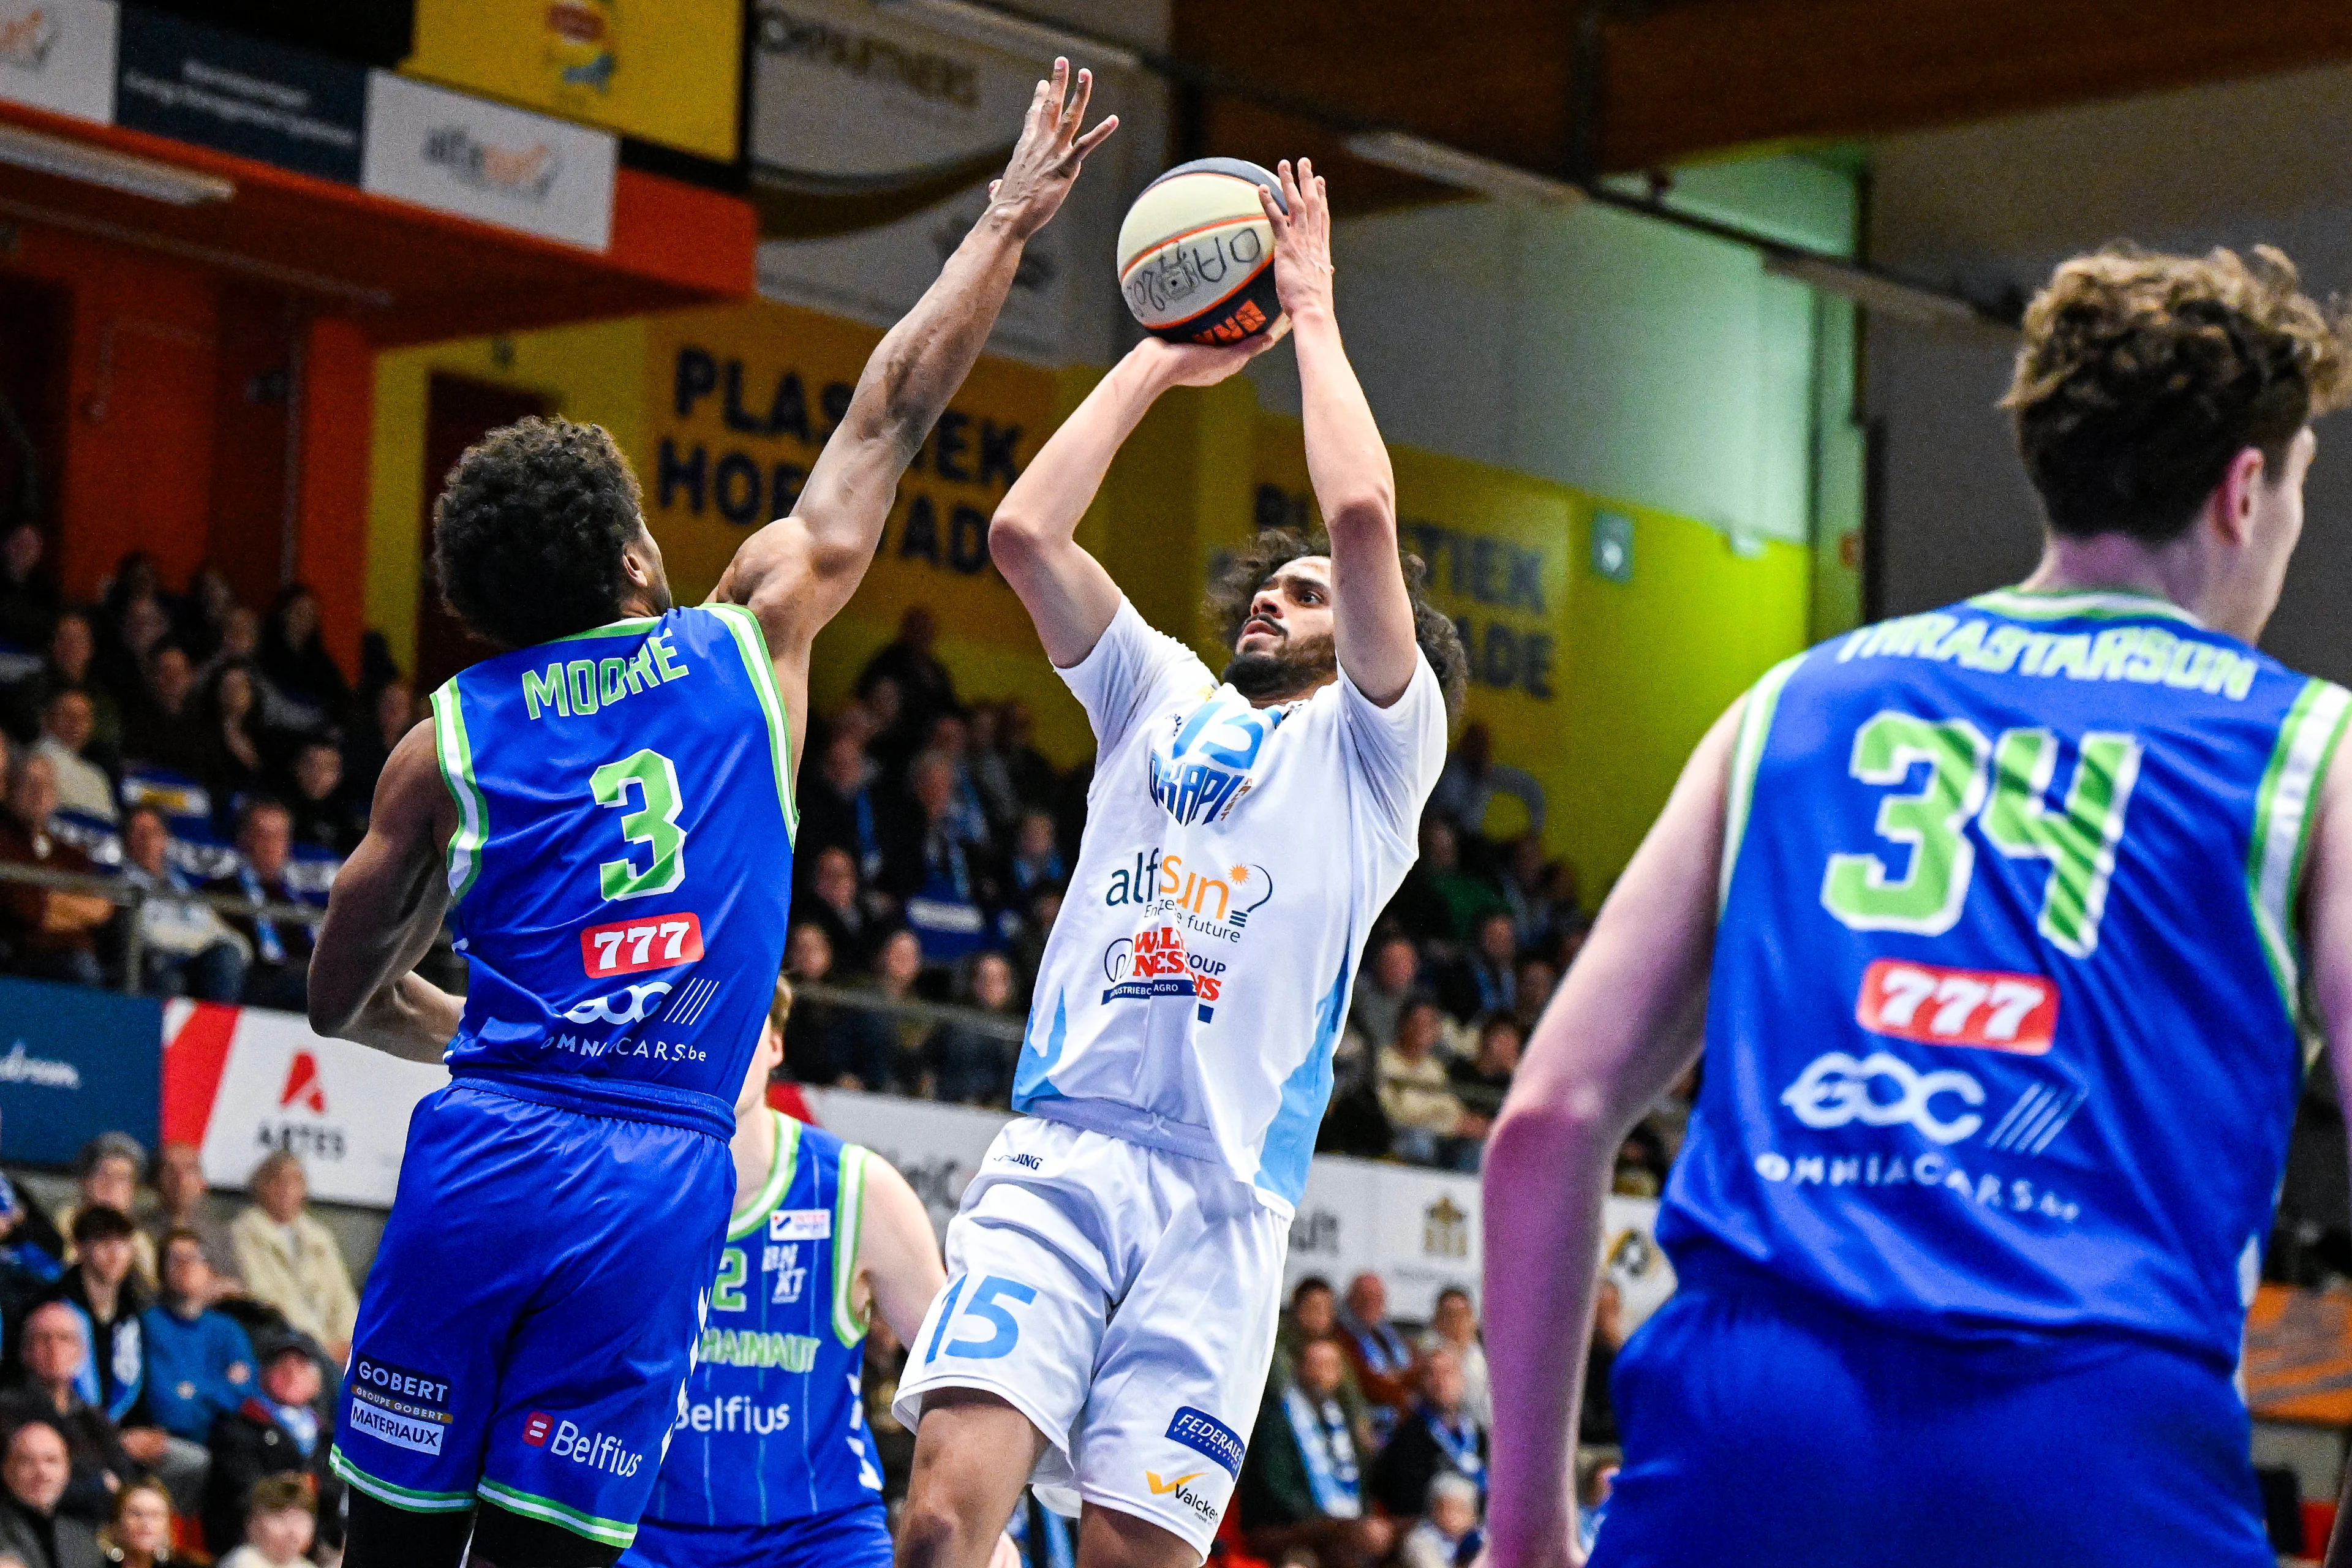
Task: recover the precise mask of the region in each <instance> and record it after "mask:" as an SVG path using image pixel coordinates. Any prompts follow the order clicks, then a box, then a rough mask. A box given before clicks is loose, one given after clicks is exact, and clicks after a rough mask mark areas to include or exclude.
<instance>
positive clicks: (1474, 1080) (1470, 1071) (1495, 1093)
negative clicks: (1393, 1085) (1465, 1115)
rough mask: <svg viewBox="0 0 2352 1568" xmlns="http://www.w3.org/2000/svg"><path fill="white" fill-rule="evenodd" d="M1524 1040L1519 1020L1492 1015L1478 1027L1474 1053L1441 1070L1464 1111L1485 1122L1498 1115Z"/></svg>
mask: <svg viewBox="0 0 2352 1568" xmlns="http://www.w3.org/2000/svg"><path fill="white" fill-rule="evenodd" d="M1525 1041H1526V1037H1525V1036H1523V1035H1522V1034H1521V1033H1520V1030H1519V1021H1518V1020H1517V1018H1515V1017H1513V1016H1511V1015H1510V1014H1508V1013H1496V1014H1494V1015H1492V1016H1489V1017H1488V1018H1487V1019H1486V1021H1485V1022H1484V1023H1482V1024H1480V1025H1479V1026H1478V1054H1477V1055H1476V1056H1475V1057H1473V1058H1470V1059H1469V1060H1468V1061H1466V1062H1455V1063H1454V1065H1453V1066H1452V1067H1449V1068H1446V1069H1445V1079H1446V1081H1447V1082H1448V1083H1450V1084H1452V1085H1453V1086H1454V1098H1455V1099H1457V1100H1460V1101H1461V1102H1462V1108H1463V1109H1464V1110H1467V1111H1469V1112H1470V1113H1471V1114H1472V1115H1474V1116H1480V1117H1484V1118H1486V1120H1487V1121H1493V1120H1494V1119H1495V1118H1496V1116H1497V1115H1499V1114H1500V1113H1501V1111H1502V1109H1503V1096H1505V1095H1507V1094H1508V1093H1510V1092H1511V1079H1512V1076H1513V1075H1514V1074H1516V1073H1517V1071H1518V1070H1519V1047H1521V1046H1522V1045H1523V1044H1525Z"/></svg>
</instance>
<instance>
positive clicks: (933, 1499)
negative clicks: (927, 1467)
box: [898, 1491, 1002, 1568]
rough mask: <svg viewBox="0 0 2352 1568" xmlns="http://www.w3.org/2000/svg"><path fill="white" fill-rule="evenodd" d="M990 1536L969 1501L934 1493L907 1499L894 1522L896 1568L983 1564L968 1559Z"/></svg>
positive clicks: (949, 1567)
mask: <svg viewBox="0 0 2352 1568" xmlns="http://www.w3.org/2000/svg"><path fill="white" fill-rule="evenodd" d="M999 1528H1000V1529H1001V1528H1002V1527H1001V1526H1000V1527H999ZM994 1533H995V1532H994V1531H986V1530H983V1528H982V1524H981V1522H980V1521H979V1519H978V1518H977V1517H976V1515H975V1512H974V1510H973V1509H972V1508H971V1501H970V1500H969V1499H959V1498H952V1497H946V1496H942V1495H940V1493H939V1492H937V1491H931V1492H929V1493H928V1494H925V1495H916V1496H910V1497H909V1498H908V1500H907V1506H906V1509H905V1510H904V1512H903V1513H902V1514H901V1515H900V1517H899V1521H898V1568H953V1565H955V1564H958V1563H972V1562H981V1561H985V1559H984V1558H975V1557H974V1556H973V1555H972V1550H973V1545H974V1543H975V1542H979V1541H980V1540H982V1538H983V1536H993V1534H994Z"/></svg>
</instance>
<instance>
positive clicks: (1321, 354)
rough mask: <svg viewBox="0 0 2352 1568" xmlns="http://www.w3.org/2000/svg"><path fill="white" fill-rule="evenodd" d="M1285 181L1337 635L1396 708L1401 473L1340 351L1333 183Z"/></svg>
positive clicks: (1283, 274) (1290, 309) (1293, 299)
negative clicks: (1334, 295) (1334, 297)
mask: <svg viewBox="0 0 2352 1568" xmlns="http://www.w3.org/2000/svg"><path fill="white" fill-rule="evenodd" d="M1276 174H1278V175H1279V176H1280V178H1281V181H1282V195H1283V201H1282V203H1281V204H1276V201H1275V199H1274V194H1273V193H1272V192H1271V191H1268V190H1266V189H1265V188H1264V187H1263V186H1261V187H1260V188H1259V191H1258V202H1259V204H1260V205H1262V206H1264V207H1265V216H1266V221H1267V222H1268V223H1271V224H1272V225H1273V226H1274V278H1275V285H1276V288H1277V289H1279V291H1280V293H1281V296H1282V309H1283V312H1284V314H1285V315H1286V316H1288V317H1289V319H1290V326H1291V331H1292V334H1293V336H1294V338H1295V339H1296V340H1297V344H1298V395H1299V404H1300V413H1301V415H1302V416H1303V418H1304V420H1305V423H1306V426H1307V479H1309V480H1310V481H1311V482H1312V483H1313V484H1314V486H1315V504H1316V505H1317V506H1318V507H1319V508H1320V509H1321V510H1322V512H1323V526H1324V529H1325V531H1327V532H1328V533H1329V534H1330V536H1331V603H1332V606H1333V622H1334V629H1333V633H1332V637H1333V640H1334V641H1335V642H1336V643H1337V644H1338V645H1339V668H1341V669H1344V670H1346V671H1347V672H1348V679H1350V680H1352V681H1354V682H1355V683H1356V689H1358V690H1360V691H1361V692H1362V693H1363V694H1364V695H1365V696H1367V697H1369V698H1370V699H1371V700H1373V701H1374V702H1376V703H1378V704H1379V705H1380V706H1381V707H1382V708H1386V707H1387V706H1389V704H1391V703H1392V702H1394V701H1395V700H1397V699H1398V698H1400V697H1402V696H1403V695H1404V689H1405V688H1406V687H1407V686H1408V685H1410V684H1412V672H1413V666H1414V660H1415V658H1416V651H1417V650H1416V645H1415V643H1414V641H1413V635H1412V598H1411V597H1410V596H1408V595H1407V594H1406V593H1405V586H1404V570H1403V567H1402V565H1401V564H1400V563H1399V561H1398V558H1397V517H1396V472H1395V470H1394V469H1393V468H1391V467H1390V466H1389V449H1388V447H1386V446H1384V445H1382V444H1381V429H1380V426H1378V425H1376V424H1374V423H1373V421H1372V405H1370V404H1369V403H1367V402H1365V401H1364V388H1363V385H1362V384H1361V383H1360V382H1358V381H1357V380H1356V372H1355V367H1353V366H1352V365H1350V364H1349V363H1348V351H1347V349H1346V348H1345V347H1344V346H1343V345H1342V344H1341V343H1340V342H1339V314H1338V312H1337V311H1336V310H1334V309H1333V308H1332V302H1331V204H1330V202H1329V200H1328V197H1327V196H1326V195H1325V194H1324V188H1323V179H1322V176H1320V175H1319V174H1316V172H1315V165H1314V164H1313V163H1311V162H1309V161H1308V160H1307V159H1305V158H1301V159H1300V160H1299V161H1298V169H1297V173H1296V174H1293V173H1292V171H1291V167H1290V163H1289V162H1288V161H1287V160H1285V161H1284V162H1283V163H1281V164H1280V165H1279V166H1278V167H1277V168H1276ZM1285 206H1286V207H1287V208H1288V210H1287V211H1285V210H1284V208H1285Z"/></svg>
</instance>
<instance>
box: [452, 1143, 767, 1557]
mask: <svg viewBox="0 0 2352 1568" xmlns="http://www.w3.org/2000/svg"><path fill="white" fill-rule="evenodd" d="M559 1114H560V1115H562V1116H563V1117H565V1118H566V1121H564V1122H562V1123H561V1124H557V1125H556V1126H555V1127H554V1128H553V1129H552V1131H553V1132H554V1134H555V1135H558V1136H561V1137H563V1138H567V1139H568V1140H569V1142H570V1146H569V1147H566V1148H561V1149H551V1150H550V1151H548V1155H547V1158H546V1159H544V1160H543V1161H542V1162H541V1169H540V1172H539V1174H538V1185H537V1189H536V1191H535V1192H534V1194H533V1199H534V1204H535V1207H536V1211H537V1214H536V1218H535V1220H534V1222H533V1223H534V1227H535V1228H534V1230H533V1231H530V1232H522V1231H519V1232H518V1234H541V1235H545V1236H547V1237H550V1240H551V1243H552V1246H551V1255H550V1256H548V1257H547V1258H545V1259H544V1260H543V1263H542V1266H541V1279H540V1284H539V1289H537V1290H536V1291H534V1292H533V1293H532V1295H531V1297H530V1300H529V1301H527V1302H526V1303H525V1305H524V1307H523V1309H522V1310H521V1311H520V1312H518V1313H517V1314H516V1316H515V1319H514V1321H513V1325H512V1327H511V1329H510V1331H509V1333H508V1335H507V1340H506V1345H505V1351H504V1360H503V1364H502V1365H501V1367H500V1368H499V1387H498V1391H497V1395H496V1402H495V1407H494V1408H493V1410H492V1412H491V1415H490V1418H489V1421H488V1440H487V1443H486V1445H485V1448H484V1452H483V1456H482V1468H481V1482H480V1485H479V1488H478V1491H479V1494H480V1497H481V1500H482V1502H483V1504H484V1507H483V1510H482V1514H481V1517H480V1518H479V1519H478V1521H477V1522H476V1524H475V1530H474V1548H473V1552H474V1557H475V1559H476V1560H477V1561H478V1562H484V1563H492V1564H495V1565H496V1568H604V1564H609V1563H613V1562H614V1561H615V1560H616V1559H617V1558H618V1557H619V1556H620V1554H621V1552H622V1550H623V1549H624V1548H625V1547H626V1546H627V1545H628V1544H629V1542H630V1540H631V1539H632V1538H633V1537H634V1536H635V1533H636V1528H637V1520H638V1517H639V1516H640V1515H642V1514H643V1513H644V1512H645V1510H646V1502H647V1501H648V1500H650V1499H651V1498H652V1496H653V1488H654V1480H655V1478H656V1476H657V1475H658V1474H659V1473H660V1470H661V1462H662V1457H663V1455H664V1453H665V1452H666V1451H667V1448H668V1445H669V1434H670V1428H671V1426H673V1425H674V1424H675V1422H676V1421H677V1413H678V1406H679V1402H680V1394H681V1391H682V1390H683V1389H684V1387H685V1384H686V1380H687V1375H688V1373H689V1372H690V1371H691V1370H692V1366H693V1358H694V1352H695V1348H696V1342H697V1340H698V1337H699V1335H700V1331H701V1323H702V1312H703V1307H704V1303H705V1300H706V1299H707V1292H708V1291H709V1286H710V1281H711V1279H712V1278H713V1277H714V1276H715V1275H716V1274H717V1272H718V1268H719V1246H720V1243H721V1241H722V1240H723V1238H724V1236H725V1232H726V1221H727V1211H728V1206H729V1203H730V1197H731V1194H732V1193H733V1190H734V1179H735V1173H734V1163H733V1160H732V1158H731V1157H730V1155H729V1153H728V1150H727V1145H726V1144H725V1143H723V1142H719V1140H718V1139H716V1138H713V1137H710V1136H709V1135H707V1134H704V1133H699V1132H688V1131H682V1130H680V1129H678V1128H674V1127H667V1126H661V1125H657V1124H655V1123H650V1122H637V1121H616V1120H613V1119H608V1118H602V1117H588V1116H572V1115H571V1113H569V1112H562V1113H559Z"/></svg>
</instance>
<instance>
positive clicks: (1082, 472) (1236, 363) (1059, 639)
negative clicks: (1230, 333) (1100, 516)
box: [988, 327, 1283, 669]
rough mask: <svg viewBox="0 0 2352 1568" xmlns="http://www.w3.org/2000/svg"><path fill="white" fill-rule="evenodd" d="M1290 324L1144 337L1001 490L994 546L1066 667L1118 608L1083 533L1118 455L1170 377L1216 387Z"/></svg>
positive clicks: (1000, 565) (1049, 649) (1089, 648)
mask: <svg viewBox="0 0 2352 1568" xmlns="http://www.w3.org/2000/svg"><path fill="white" fill-rule="evenodd" d="M1282 331H1283V329H1281V328H1280V327H1276V330H1274V331H1269V332H1260V333H1259V334H1257V335H1256V336H1255V337H1253V338H1250V339H1247V340H1246V341H1244V342H1239V343H1235V344H1234V345H1233V346H1231V347H1229V348H1211V347H1203V346H1200V345H1196V344H1192V343H1171V342H1162V341H1161V340H1160V339H1158V338H1146V339H1144V340H1143V341H1142V342H1139V343H1138V344H1136V345H1135V347H1134V348H1132V349H1130V350H1129V351H1128V353H1127V355H1126V357H1125V358H1123V359H1121V360H1120V361H1119V362H1118V363H1117V364H1115V365H1113V366H1112V367H1111V371H1110V374H1108V375H1107V376H1104V377H1103V378H1102V380H1100V381H1098V382H1097V383H1096V384H1095V389H1094V390H1093V391H1092V392H1090V393H1088V394H1087V398H1086V401H1085V402H1083V403H1081V404H1079V405H1078V406H1077V408H1076V411H1075V412H1074V413H1072V414H1071V416H1069V417H1068V418H1067V419H1065V420H1064V421H1062V427H1061V428H1060V429H1058V430H1056V431H1055V432H1054V434H1053V437H1052V438H1051V439H1050V440H1048V441H1047V442H1046V443H1045V447H1043V448H1042V449H1041V450H1040V451H1039V452H1038V454H1037V456H1036V457H1035V458H1032V459H1031V460H1030V463H1029V467H1028V468H1025V469H1024V470H1023V472H1022V475H1021V477H1020V478H1019V479H1015V480H1013V488H1012V489H1009V490H1007V491H1006V492H1005V494H1004V500H1003V502H1002V503H1001V504H999V505H998V507H997V509H996V516H995V518H994V519H993V520H992V521H991V522H990V523H989V525H988V552H989V554H990V556H991V557H992V558H993V559H994V561H995V562H996V569H997V570H998V571H999V572H1002V573H1003V574H1004V580H1005V581H1006V582H1007V583H1010V584H1013V592H1014V593H1016V594H1018V595H1021V603H1022V604H1023V605H1025V606H1027V608H1028V611H1029V618H1030V619H1031V620H1032V621H1034V622H1035V623H1036V625H1037V637H1038V640H1040V641H1041V642H1043V643H1044V644H1045V657H1046V658H1050V659H1052V660H1053V661H1054V663H1055V664H1056V665H1058V666H1059V667H1061V668H1064V669H1067V668H1070V667H1071V666H1072V665H1074V664H1076V663H1078V662H1079V661H1080V660H1081V659H1083V658H1086V657H1087V654H1089V653H1092V652H1093V651H1094V646H1095V644H1096V642H1097V641H1098V640H1099V639H1100V638H1101V637H1102V635H1103V632H1104V630H1105V628H1107V627H1108V626H1109V625H1110V622H1111V617H1112V616H1116V615H1118V602H1119V592H1118V584H1115V583H1113V582H1112V581H1111V580H1110V574H1109V573H1108V572H1106V571H1104V570H1103V568H1102V563H1100V562H1098V561H1097V560H1096V559H1095V558H1094V557H1093V556H1092V555H1089V554H1087V552H1086V551H1085V550H1084V549H1082V548H1081V547H1080V546H1079V544H1078V542H1077V532H1078V521H1079V519H1081V518H1083V517H1085V516H1086V513H1087V508H1088V507H1089V506H1092V505H1093V504H1094V500H1095V492H1096V491H1097V490H1099V489H1102V482H1103V476H1104V475H1105V474H1107V473H1108V472H1109V471H1110V463H1111V459H1112V458H1115V457H1117V456H1118V449H1119V447H1122V446H1124V445H1126V444H1127V438H1128V437H1129V436H1131V435H1133V434H1134V433H1135V427H1136V426H1138V425H1139V424H1140V423H1142V420H1143V416H1144V415H1146V414H1147V413H1149V412H1150V409H1151V405H1153V404H1154V403H1156V402H1158V401H1159V398H1160V394H1161V393H1163V392H1165V391H1167V390H1168V389H1169V388H1170V387H1171V386H1211V385H1214V384H1216V383H1218V382H1220V381H1223V380H1224V379H1225V378H1226V377H1227V376H1229V375H1231V374H1234V372H1235V371H1237V370H1239V369H1241V367H1242V366H1244V364H1247V363H1249V362H1250V361H1251V360H1253V359H1255V358H1256V357H1257V356H1258V355H1259V354H1261V353H1265V351H1266V349H1267V348H1269V347H1271V346H1272V345H1273V344H1274V343H1275V342H1277V341H1279V340H1280V338H1281V337H1282Z"/></svg>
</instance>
